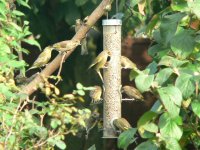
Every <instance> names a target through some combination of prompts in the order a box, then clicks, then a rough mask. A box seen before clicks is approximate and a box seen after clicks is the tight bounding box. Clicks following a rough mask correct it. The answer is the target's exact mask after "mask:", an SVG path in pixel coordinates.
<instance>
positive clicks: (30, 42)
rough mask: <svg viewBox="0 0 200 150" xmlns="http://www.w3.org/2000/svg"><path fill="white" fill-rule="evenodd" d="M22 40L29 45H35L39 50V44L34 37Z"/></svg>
mask: <svg viewBox="0 0 200 150" xmlns="http://www.w3.org/2000/svg"><path fill="white" fill-rule="evenodd" d="M23 41H24V42H26V43H28V44H30V45H34V46H37V47H38V48H39V49H40V50H41V47H40V44H39V43H38V42H37V41H36V40H34V39H23Z"/></svg>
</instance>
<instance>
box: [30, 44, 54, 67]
mask: <svg viewBox="0 0 200 150" xmlns="http://www.w3.org/2000/svg"><path fill="white" fill-rule="evenodd" d="M52 50H53V48H52V47H51V46H48V47H46V48H45V49H44V50H43V52H42V53H41V54H40V55H39V56H38V58H37V59H36V60H35V62H34V63H33V65H32V66H31V67H30V68H29V69H28V70H27V71H29V70H31V69H35V68H40V67H43V66H45V65H46V64H47V63H48V62H49V60H50V59H51V52H52Z"/></svg>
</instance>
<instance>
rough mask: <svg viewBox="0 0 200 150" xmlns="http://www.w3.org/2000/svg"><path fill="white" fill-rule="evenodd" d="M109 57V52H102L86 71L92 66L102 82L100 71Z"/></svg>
mask: <svg viewBox="0 0 200 150" xmlns="http://www.w3.org/2000/svg"><path fill="white" fill-rule="evenodd" d="M110 56H111V52H110V51H109V50H107V49H106V50H103V51H102V52H101V53H100V54H99V55H98V56H97V57H96V58H95V59H94V61H93V62H92V64H91V65H90V66H89V68H88V69H90V68H91V67H93V66H94V69H95V70H96V72H97V73H98V75H99V77H100V78H101V80H102V82H103V77H102V75H101V72H100V69H101V68H104V67H105V64H106V62H107V59H108V57H110Z"/></svg>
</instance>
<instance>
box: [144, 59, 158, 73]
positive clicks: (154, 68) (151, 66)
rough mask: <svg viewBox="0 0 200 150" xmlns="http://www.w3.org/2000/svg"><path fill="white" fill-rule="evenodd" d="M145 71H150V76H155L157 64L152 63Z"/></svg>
mask: <svg viewBox="0 0 200 150" xmlns="http://www.w3.org/2000/svg"><path fill="white" fill-rule="evenodd" d="M145 70H148V74H149V75H152V74H155V73H156V72H157V70H158V69H157V63H156V62H155V61H153V62H151V63H150V64H149V65H148V66H147V67H146V69H145Z"/></svg>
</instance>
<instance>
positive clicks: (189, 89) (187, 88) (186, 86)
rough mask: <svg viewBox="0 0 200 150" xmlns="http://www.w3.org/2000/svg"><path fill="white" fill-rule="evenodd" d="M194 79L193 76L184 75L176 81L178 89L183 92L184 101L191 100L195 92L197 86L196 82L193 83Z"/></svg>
mask: <svg viewBox="0 0 200 150" xmlns="http://www.w3.org/2000/svg"><path fill="white" fill-rule="evenodd" d="M192 78H193V76H192V75H190V74H186V73H182V74H181V75H180V76H178V78H177V79H176V82H175V86H176V87H178V88H179V90H180V91H181V92H182V94H183V98H184V99H187V98H189V97H190V96H191V95H192V94H193V92H194V90H195V85H194V82H192Z"/></svg>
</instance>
